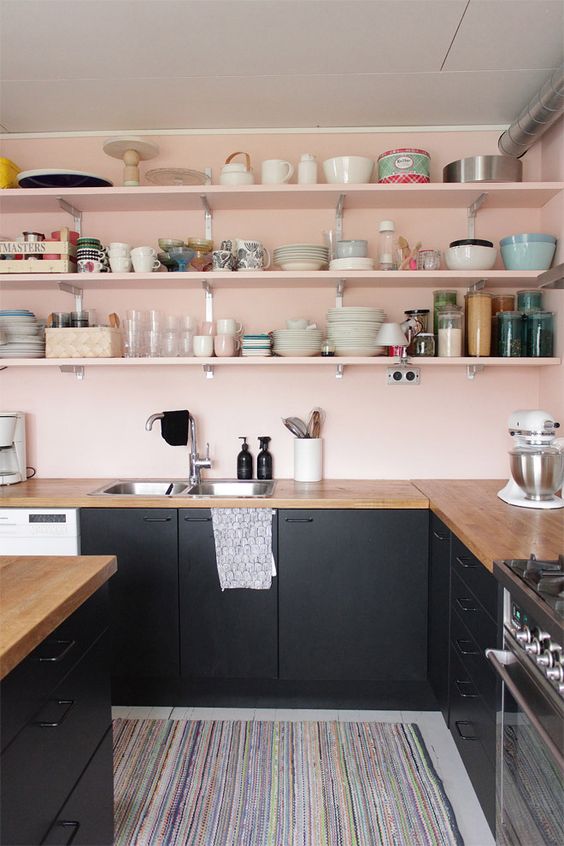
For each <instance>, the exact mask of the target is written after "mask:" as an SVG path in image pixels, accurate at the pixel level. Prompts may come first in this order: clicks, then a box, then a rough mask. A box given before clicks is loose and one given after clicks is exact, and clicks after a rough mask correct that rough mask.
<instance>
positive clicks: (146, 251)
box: [131, 247, 157, 258]
mask: <svg viewBox="0 0 564 846" xmlns="http://www.w3.org/2000/svg"><path fill="white" fill-rule="evenodd" d="M156 255H157V251H156V250H154V249H153V248H152V247H134V248H133V249H132V250H131V258H133V257H134V256H153V257H155V256H156Z"/></svg>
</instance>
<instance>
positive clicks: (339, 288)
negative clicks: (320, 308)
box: [335, 279, 345, 308]
mask: <svg viewBox="0 0 564 846" xmlns="http://www.w3.org/2000/svg"><path fill="white" fill-rule="evenodd" d="M344 293H345V280H344V279H339V280H338V282H337V285H336V286H335V308H342V307H343V294H344Z"/></svg>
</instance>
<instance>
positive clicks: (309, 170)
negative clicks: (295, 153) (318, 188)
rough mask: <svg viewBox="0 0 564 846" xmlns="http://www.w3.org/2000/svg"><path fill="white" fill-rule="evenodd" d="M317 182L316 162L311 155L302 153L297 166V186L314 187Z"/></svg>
mask: <svg viewBox="0 0 564 846" xmlns="http://www.w3.org/2000/svg"><path fill="white" fill-rule="evenodd" d="M316 182H317V162H316V161H315V156H312V154H311V153H302V156H301V159H300V161H299V164H298V184H299V185H315V184H316Z"/></svg>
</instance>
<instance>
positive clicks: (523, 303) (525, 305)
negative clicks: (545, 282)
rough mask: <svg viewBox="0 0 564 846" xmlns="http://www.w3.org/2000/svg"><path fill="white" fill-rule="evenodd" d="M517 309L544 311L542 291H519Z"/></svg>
mask: <svg viewBox="0 0 564 846" xmlns="http://www.w3.org/2000/svg"><path fill="white" fill-rule="evenodd" d="M517 311H523V312H527V311H542V291H539V289H538V288H537V289H534V290H532V291H517Z"/></svg>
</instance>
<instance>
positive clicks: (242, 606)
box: [179, 508, 278, 678]
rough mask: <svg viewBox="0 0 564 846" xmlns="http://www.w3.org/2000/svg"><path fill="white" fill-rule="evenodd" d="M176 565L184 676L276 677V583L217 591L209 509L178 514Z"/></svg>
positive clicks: (182, 672) (183, 511) (274, 581)
mask: <svg viewBox="0 0 564 846" xmlns="http://www.w3.org/2000/svg"><path fill="white" fill-rule="evenodd" d="M273 538H274V539H275V535H274V534H273ZM179 561H180V623H181V625H180V629H181V655H182V659H181V664H182V666H181V674H182V676H185V677H200V678H276V676H277V672H278V654H277V638H278V625H277V604H278V601H277V600H278V598H277V581H278V580H277V578H273V579H272V586H271V588H270V590H243V589H230V590H224V591H222V590H221V588H220V586H219V577H218V574H217V565H216V558H215V543H214V537H213V527H212V519H211V514H210V511H209V509H197V508H192V509H186V510H181V511H180V512H179Z"/></svg>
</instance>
